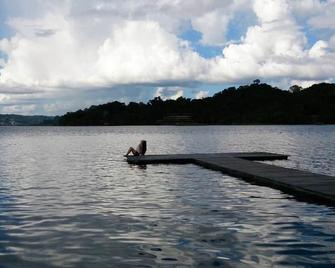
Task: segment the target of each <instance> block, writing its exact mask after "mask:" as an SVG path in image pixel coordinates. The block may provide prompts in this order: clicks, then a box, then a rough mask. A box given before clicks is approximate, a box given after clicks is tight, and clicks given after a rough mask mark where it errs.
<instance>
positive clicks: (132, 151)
mask: <svg viewBox="0 0 335 268" xmlns="http://www.w3.org/2000/svg"><path fill="white" fill-rule="evenodd" d="M130 153H132V154H133V155H136V156H137V155H138V152H137V151H136V150H135V149H134V148H133V147H130V148H129V149H128V152H127V153H126V156H127V155H129V154H130Z"/></svg>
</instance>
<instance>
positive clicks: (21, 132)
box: [0, 126, 335, 267]
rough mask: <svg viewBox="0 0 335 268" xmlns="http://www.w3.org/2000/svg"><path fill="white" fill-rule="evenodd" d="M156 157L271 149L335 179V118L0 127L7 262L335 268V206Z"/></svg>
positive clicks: (1, 263)
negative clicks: (143, 158)
mask: <svg viewBox="0 0 335 268" xmlns="http://www.w3.org/2000/svg"><path fill="white" fill-rule="evenodd" d="M140 139H146V140H147V141H148V153H149V154H150V153H152V154H156V153H157V154H161V153H196V152H239V151H268V152H273V153H284V154H289V155H291V157H290V160H288V161H275V162H274V163H273V164H276V165H283V166H287V167H294V168H299V169H305V170H309V171H313V172H317V173H322V174H328V175H333V176H334V175H335V160H334V159H335V147H334V145H335V126H196V127H172V126H159V127H157V126H155V127H152V126H150V127H149V126H148V127H73V128H72V127H68V128H61V127H60V128H58V127H0V267H212V266H213V267H217V266H219V267H220V266H224V267H269V266H276V267H292V266H294V267H297V266H298V267H299V266H300V267H334V266H332V264H334V263H335V208H332V207H327V206H323V205H318V204H311V203H305V202H301V201H297V200H295V199H294V198H293V197H292V196H291V195H288V194H284V193H282V192H281V191H278V190H274V189H271V188H267V187H261V186H256V185H252V184H249V183H246V182H244V181H242V180H239V179H235V178H232V177H229V176H226V175H224V174H222V173H220V172H216V171H211V170H207V169H204V168H201V167H198V166H195V165H148V166H141V167H139V166H133V165H129V164H127V163H126V162H125V161H124V159H123V157H122V155H123V154H124V153H125V151H126V150H127V149H128V147H129V146H130V145H133V146H136V145H137V143H138V141H139V140H140Z"/></svg>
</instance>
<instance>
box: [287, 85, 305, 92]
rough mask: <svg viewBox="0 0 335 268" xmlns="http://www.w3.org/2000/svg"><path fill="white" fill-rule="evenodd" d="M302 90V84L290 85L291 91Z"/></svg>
mask: <svg viewBox="0 0 335 268" xmlns="http://www.w3.org/2000/svg"><path fill="white" fill-rule="evenodd" d="M301 90H302V87H301V86H298V85H293V86H291V87H290V91H291V92H292V93H298V92H300V91H301Z"/></svg>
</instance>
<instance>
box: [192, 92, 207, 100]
mask: <svg viewBox="0 0 335 268" xmlns="http://www.w3.org/2000/svg"><path fill="white" fill-rule="evenodd" d="M208 94H209V92H208V91H205V90H200V91H198V92H197V93H196V94H195V98H196V99H203V98H207V97H208Z"/></svg>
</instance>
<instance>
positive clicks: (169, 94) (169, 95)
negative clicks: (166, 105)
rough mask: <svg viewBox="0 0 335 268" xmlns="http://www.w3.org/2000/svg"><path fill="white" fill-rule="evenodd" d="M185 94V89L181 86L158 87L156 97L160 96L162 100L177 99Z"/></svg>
mask: <svg viewBox="0 0 335 268" xmlns="http://www.w3.org/2000/svg"><path fill="white" fill-rule="evenodd" d="M183 95H184V90H183V89H182V88H180V87H158V88H157V90H156V93H155V97H160V98H161V99H162V100H168V99H172V100H176V99H178V98H180V97H182V96H183Z"/></svg>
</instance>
